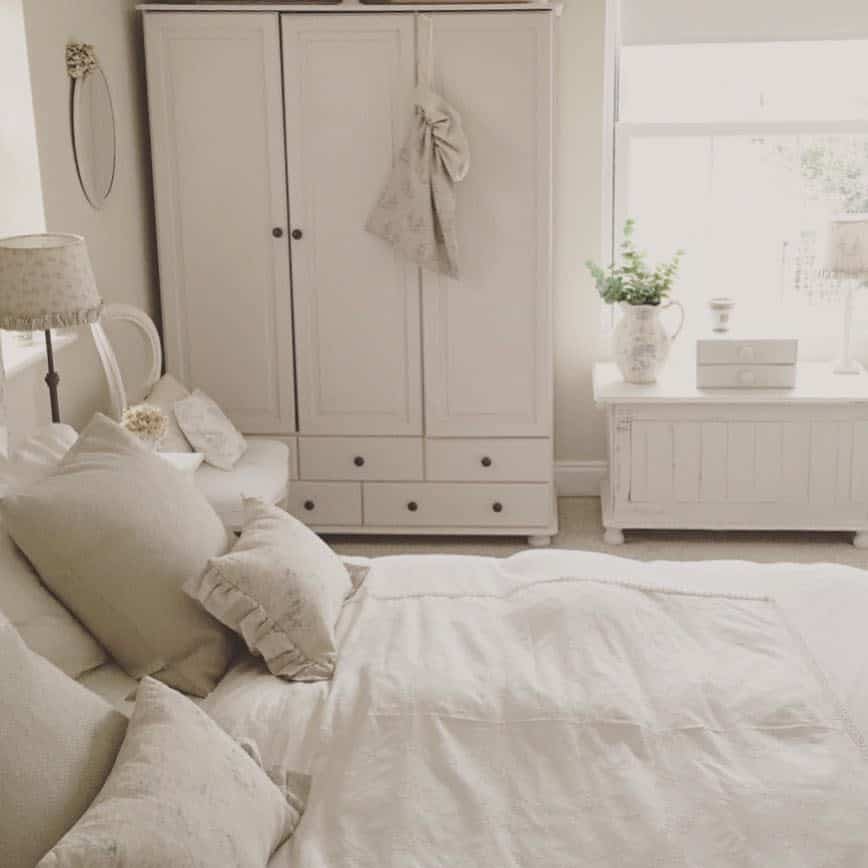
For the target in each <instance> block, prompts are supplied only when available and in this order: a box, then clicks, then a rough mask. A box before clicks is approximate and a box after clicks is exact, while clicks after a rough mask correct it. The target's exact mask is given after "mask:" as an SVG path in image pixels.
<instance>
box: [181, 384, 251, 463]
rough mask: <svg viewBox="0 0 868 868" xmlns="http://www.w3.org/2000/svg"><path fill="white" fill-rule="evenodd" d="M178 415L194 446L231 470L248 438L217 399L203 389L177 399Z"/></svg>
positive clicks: (207, 459)
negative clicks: (231, 420)
mask: <svg viewBox="0 0 868 868" xmlns="http://www.w3.org/2000/svg"><path fill="white" fill-rule="evenodd" d="M175 416H176V418H177V420H178V425H180V426H181V430H182V431H183V432H184V435H185V436H186V438H187V439H188V440H189V441H190V443H192V444H193V447H194V448H195V449H196V450H198V451H199V452H201V453H202V454H203V455H204V456H205V460H206V461H207V462H208V463H209V464H213V465H214V466H215V467H219V468H220V469H221V470H231V469H232V468H233V467H234V466H235V463H236V462H237V461H238V459H239V458H240V457H241V456H242V455H243V454H244V452H245V450H246V449H247V441H246V440H245V439H244V437H242V436H241V434H240V433H239V431H238V429H237V428H236V427H235V426H234V425H233V424H232V423H231V422H230V421H229V419H228V417H227V416H226V414H225V413H224V412H223V411H222V410H221V409H220V407H219V406H218V405H217V403H216V401H214V400H213V399H212V398H209V397H208V396H207V395H206V394H205V393H204V392H202V391H201V390H199V389H196V390H194V392H193V394H192V395H190V397H189V398H183V399H182V400H180V401H176V402H175Z"/></svg>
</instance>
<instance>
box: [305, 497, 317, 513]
mask: <svg viewBox="0 0 868 868" xmlns="http://www.w3.org/2000/svg"><path fill="white" fill-rule="evenodd" d="M304 508H305V509H306V510H307V511H308V512H313V511H314V510H315V509H316V504H315V503H314V502H313V501H312V500H306V501H305V502H304Z"/></svg>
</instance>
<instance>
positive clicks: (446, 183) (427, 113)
mask: <svg viewBox="0 0 868 868" xmlns="http://www.w3.org/2000/svg"><path fill="white" fill-rule="evenodd" d="M419 20H420V19H419V17H418V16H417V21H419ZM422 20H423V21H425V23H426V24H427V26H428V28H429V39H428V64H427V70H426V73H425V74H424V75H419V76H418V79H419V84H418V86H417V88H416V92H415V96H414V103H415V108H414V116H413V123H412V127H411V130H410V134H409V136H408V137H407V141H406V143H405V145H404V147H403V148H402V150H401V153H400V155H399V157H398V160H397V162H396V164H395V166H394V167H393V169H392V172H391V175H390V176H389V179H388V181H387V183H386V187H385V189H384V190H383V193H382V194H381V196H380V198H379V200H378V202H377V204H376V205H375V206H374V210H373V211H372V212H371V215H370V217H369V218H368V222H367V224H366V226H365V228H366V229H367V230H368V232H371V233H372V234H374V235H376V236H377V237H378V238H382V239H383V240H384V241H386V242H388V243H389V244H391V245H392V246H393V247H394V248H395V249H396V250H398V251H399V252H400V253H401V254H402V255H403V256H405V257H406V258H407V259H409V260H410V261H411V262H414V263H416V264H418V265H420V266H422V267H423V268H429V269H431V270H432V271H436V272H439V273H441V274H446V275H449V277H453V278H457V277H458V233H457V230H456V225H455V216H456V205H455V185H456V184H457V183H458V182H460V181H462V180H464V178H465V177H466V176H467V172H468V170H469V169H470V147H469V145H468V142H467V136H466V135H465V134H464V130H463V128H462V126H461V117H460V116H459V114H458V112H457V111H455V109H454V108H453V107H452V106H451V105H449V103H448V102H446V100H445V99H443V98H442V97H441V96H439V95H438V94H437V93H435V92H434V90H433V89H432V84H433V47H434V46H433V42H434V25H433V21H432V20H431V18H430V16H424V18H423V19H422ZM420 42H421V40H420Z"/></svg>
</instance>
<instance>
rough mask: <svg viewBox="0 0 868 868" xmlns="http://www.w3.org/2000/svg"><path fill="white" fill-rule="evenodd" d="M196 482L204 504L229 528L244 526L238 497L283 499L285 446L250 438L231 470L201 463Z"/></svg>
mask: <svg viewBox="0 0 868 868" xmlns="http://www.w3.org/2000/svg"><path fill="white" fill-rule="evenodd" d="M196 485H198V486H199V490H200V491H201V492H202V493H203V494H204V495H205V497H207V498H208V503H210V504H211V506H213V507H214V509H215V510H216V511H217V515H219V516H220V518H221V519H223V524H225V525H226V527H228V528H230V529H232V530H241V528H242V527H244V504H243V502H242V497H258V498H259V499H260V500H263V501H265V503H274V504H277V503H281V502H282V501H284V500H286V495H287V488H288V485H289V447H288V446H287V445H286V443H283V442H281V441H280V440H273V439H270V438H267V437H250V438H249V439H248V441H247V451H246V452H245V453H244V454H243V455H242V456H241V458H239V459H238V463H237V464H236V465H235V467H233V468H232V472H231V473H227V472H226V471H225V470H220V469H219V468H217V467H212V466H211V465H210V464H203V465H202V467H200V468H199V469H198V470H197V471H196Z"/></svg>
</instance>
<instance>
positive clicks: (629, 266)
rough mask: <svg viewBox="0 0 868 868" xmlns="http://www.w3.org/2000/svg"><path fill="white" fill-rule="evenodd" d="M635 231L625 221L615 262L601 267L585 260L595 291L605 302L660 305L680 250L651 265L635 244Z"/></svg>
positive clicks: (632, 223)
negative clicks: (665, 259)
mask: <svg viewBox="0 0 868 868" xmlns="http://www.w3.org/2000/svg"><path fill="white" fill-rule="evenodd" d="M635 231H636V221H635V220H628V221H627V222H626V223H625V224H624V240H623V241H622V242H621V257H620V260H621V261H620V262H619V263H617V264H616V263H614V262H613V263H612V264H611V265H610V266H609V267H608V268H605V269H604V268H601V267H600V266H599V265H597V264H596V263H594V262H591V261H590V260H588V261H587V262H586V263H585V264H586V265H587V266H588V270H589V271H590V272H591V275H592V276H593V278H594V282H595V283H596V285H597V291H598V292H599V293H600V296H601V298H602V299H603V301H605V302H606V303H607V304H616V303H618V302H626V303H627V304H653V305H657V304H660V303H661V302H662V301H663V300H664V299H665V298H666V297H667V296H668V295H669V293H670V292H671V291H672V285H673V284H674V282H675V278H676V277H677V276H678V269H679V268H680V266H681V257H682V256H684V251H683V250H679V251H677V252H676V253H675V255H674V256H673V257H672V259H671V260H669V262H661V263H659V264H658V265H656V266H655V267H654V268H651V267H650V266H649V265H648V263H647V262H646V257H647V254H646V253H645V252H644V251H643V250H639V248H638V247H636V243H635V241H634V240H633V234H634V232H635Z"/></svg>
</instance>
